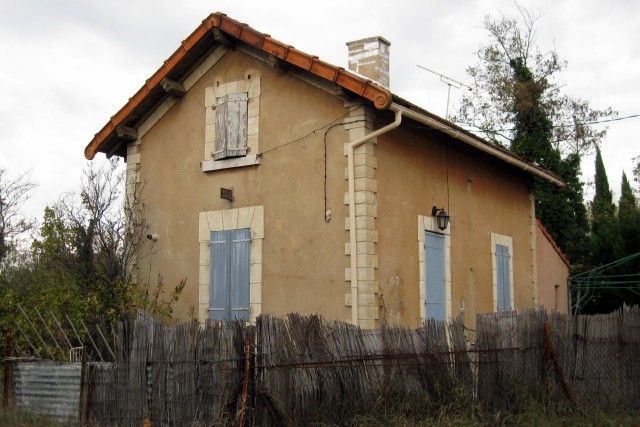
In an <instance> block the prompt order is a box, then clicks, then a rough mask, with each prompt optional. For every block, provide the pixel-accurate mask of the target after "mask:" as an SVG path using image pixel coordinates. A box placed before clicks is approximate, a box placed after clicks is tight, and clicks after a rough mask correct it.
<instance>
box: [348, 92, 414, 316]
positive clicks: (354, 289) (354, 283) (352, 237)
mask: <svg viewBox="0 0 640 427" xmlns="http://www.w3.org/2000/svg"><path fill="white" fill-rule="evenodd" d="M389 109H390V110H391V111H393V112H395V113H396V118H395V120H394V121H393V123H390V124H388V125H387V126H385V127H383V128H380V129H378V130H377V131H375V132H372V133H370V134H368V135H365V136H364V137H362V138H360V139H358V140H356V141H353V142H352V143H350V144H349V146H348V148H347V169H348V170H349V172H348V174H349V248H350V253H351V255H350V258H351V259H350V260H351V322H352V323H353V324H354V325H356V326H357V325H358V323H359V322H358V244H357V242H356V200H355V198H356V183H355V169H354V168H355V166H354V162H353V152H354V150H355V149H356V148H357V147H359V146H361V145H362V144H364V143H365V142H367V141H370V140H372V139H373V138H376V137H378V136H380V135H382V134H385V133H387V132H389V131H390V130H392V129H395V128H397V127H398V126H400V123H401V122H402V110H401V109H400V108H398V107H397V106H396V105H393V104H392V105H391V107H389Z"/></svg>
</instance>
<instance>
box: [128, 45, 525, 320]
mask: <svg viewBox="0 0 640 427" xmlns="http://www.w3.org/2000/svg"><path fill="white" fill-rule="evenodd" d="M215 59H216V61H217V62H215V65H214V66H213V67H212V68H211V69H208V71H207V70H205V71H204V72H203V73H202V77H201V78H200V79H199V80H198V81H197V82H196V83H195V84H194V85H193V86H192V87H191V88H190V89H189V90H188V92H187V94H186V95H185V96H184V97H183V98H181V99H179V100H177V101H176V102H175V103H174V104H173V106H171V108H170V109H169V110H168V111H167V112H166V113H165V114H164V115H163V116H162V117H161V118H160V119H159V120H158V121H157V122H156V123H155V124H153V126H151V127H150V128H149V130H148V131H147V132H146V133H144V134H143V136H142V137H141V139H140V141H139V143H138V144H137V145H136V146H135V147H130V148H132V150H130V152H131V153H133V154H132V155H131V156H130V159H131V163H132V164H130V165H128V167H133V163H134V161H135V163H136V164H137V166H136V168H138V177H139V180H140V181H141V182H142V183H143V184H144V194H143V198H144V202H145V204H144V206H145V207H146V216H147V218H148V221H149V223H150V226H151V227H150V230H149V231H150V232H152V233H157V234H158V235H159V239H158V240H157V241H155V242H151V241H149V242H147V245H149V246H148V248H149V249H150V250H151V253H152V255H150V256H148V257H145V258H142V259H140V260H139V262H138V265H137V269H138V277H139V281H141V282H144V281H150V282H151V283H152V284H153V283H155V281H156V277H157V276H158V275H162V277H163V281H164V283H165V284H166V285H167V286H168V287H173V286H175V285H176V284H178V282H179V281H180V280H181V279H185V278H186V279H187V286H186V288H185V290H184V292H183V295H182V296H181V298H180V300H179V301H178V303H177V305H176V314H177V317H178V318H179V319H186V318H189V317H194V318H198V319H200V320H203V319H204V318H205V317H206V307H207V295H206V293H203V292H202V289H205V290H206V286H207V283H208V270H207V269H208V259H207V256H208V252H207V250H206V246H207V243H206V241H207V232H208V230H209V229H210V230H213V229H214V228H209V229H207V228H206V227H205V228H203V226H202V221H203V218H204V219H205V221H209V219H211V221H214V219H212V218H214V217H215V216H216V215H218V214H213V213H214V212H229V211H232V210H233V212H235V213H242V215H245V214H246V213H247V212H259V213H260V215H261V219H260V220H261V221H260V223H259V224H258V223H257V222H255V221H254V225H255V227H259V228H260V231H259V232H258V234H259V235H256V237H258V238H259V239H260V240H261V242H260V245H259V249H258V247H257V246H256V248H254V249H255V250H259V251H260V257H259V258H258V259H254V258H253V257H252V263H253V265H252V266H251V268H252V274H254V273H256V272H259V276H260V280H259V282H257V283H252V286H253V287H252V288H251V289H252V291H251V292H252V295H251V304H252V310H255V312H254V313H253V316H254V315H255V314H257V313H258V312H261V313H270V314H274V315H284V314H286V313H289V312H292V311H295V312H299V313H302V314H311V313H318V314H322V315H325V316H326V317H328V318H331V319H339V320H350V319H351V309H350V307H349V304H350V302H349V301H348V297H349V295H350V284H349V282H348V280H345V276H347V275H348V274H345V273H346V272H345V268H347V273H348V267H349V256H345V251H348V250H350V249H348V248H345V243H347V242H348V241H349V233H348V231H347V230H346V229H345V228H346V227H345V218H346V217H347V215H348V206H347V205H346V204H345V202H346V201H347V199H348V197H345V192H346V191H347V181H346V179H345V175H346V174H345V168H346V164H347V162H346V157H345V143H348V142H349V141H350V140H353V138H354V137H356V136H357V135H360V134H363V132H364V130H363V129H354V127H358V126H360V127H362V126H364V124H363V123H362V122H364V121H365V115H364V113H362V112H361V111H360V110H359V108H360V107H357V106H354V105H350V103H349V102H345V101H344V100H343V99H341V98H340V97H338V96H335V94H334V93H330V92H327V91H325V90H322V89H320V88H318V87H317V85H315V84H309V83H308V82H305V81H302V80H301V79H299V78H298V77H296V75H295V73H293V72H286V71H284V70H281V69H279V68H277V67H272V66H270V65H267V64H266V63H264V62H262V61H259V60H257V59H256V58H254V57H251V56H249V55H247V54H246V53H243V52H242V50H230V51H228V52H226V53H224V54H219V55H218V56H216V58H215ZM211 62H212V63H213V61H211ZM206 63H207V61H205V64H206ZM257 78H259V87H260V89H259V90H260V94H259V125H258V128H259V129H258V137H257V147H258V148H257V150H255V151H257V153H255V152H252V154H259V162H260V164H259V165H252V166H244V167H239V168H234V169H224V170H216V171H209V172H203V171H202V167H201V162H202V161H203V160H206V159H205V153H206V150H205V145H204V144H205V139H206V135H205V122H206V120H207V117H206V115H205V106H206V104H205V91H206V88H207V87H221V86H224V85H228V84H229V83H231V82H240V81H243V82H246V81H252V80H253V81H255V79H257ZM229 87H230V86H229ZM250 108H251V107H250ZM369 114H373V115H371V116H369ZM345 118H349V120H351V123H350V124H349V125H347V126H342V125H336V126H333V125H332V124H334V123H336V124H339V123H341V122H342V121H343V120H344V119H345ZM366 119H367V120H370V121H369V122H368V123H367V125H366V127H367V128H373V127H377V126H381V125H382V124H383V123H387V122H389V121H391V120H392V116H391V114H390V113H388V112H382V113H381V112H375V113H371V112H369V113H367V115H366ZM254 125H255V123H254ZM250 126H251V124H250ZM250 133H251V132H250ZM253 142H255V141H253ZM252 147H254V146H253V145H252ZM252 149H254V148H252ZM325 149H326V154H325ZM359 150H360V151H362V152H361V153H360V152H359V153H360V154H357V155H358V156H361V158H359V159H358V161H359V162H360V161H361V162H363V163H362V164H361V166H357V168H358V169H357V171H356V177H360V178H364V181H366V182H364V181H363V182H364V184H366V185H365V186H366V187H367V188H366V191H361V192H359V193H358V194H356V201H358V198H359V197H360V198H362V199H363V200H364V202H365V203H364V204H363V205H362V206H360V207H358V209H356V210H357V211H358V210H359V209H362V212H364V213H365V217H366V218H365V217H362V218H359V219H360V220H362V221H361V222H360V221H359V222H358V224H360V225H358V226H359V227H360V226H362V227H364V228H366V230H360V231H362V233H360V232H359V233H358V235H359V236H360V237H362V238H363V239H364V240H365V241H366V242H363V243H366V251H367V254H368V255H367V256H366V257H362V259H360V260H359V261H362V262H363V263H364V264H363V265H362V266H360V265H359V267H358V268H359V269H360V268H361V267H362V269H363V274H365V275H367V276H369V275H370V276H371V277H370V278H366V279H365V280H363V281H362V282H361V285H362V286H363V292H362V293H361V294H360V296H361V297H362V298H363V301H361V302H359V304H361V306H360V312H361V313H362V316H363V317H362V319H363V321H364V323H363V325H364V324H365V323H366V325H367V326H368V327H370V326H375V325H379V322H380V321H381V320H382V319H384V320H386V321H388V322H391V323H398V324H403V325H406V326H417V325H418V324H419V323H420V322H421V320H422V318H423V316H424V314H423V313H422V312H421V309H420V305H421V301H420V297H421V294H420V271H421V270H420V251H419V234H418V229H419V227H420V226H423V225H424V224H425V221H426V220H425V218H430V215H431V208H432V206H434V205H435V206H438V207H445V208H446V209H447V211H448V212H449V213H450V215H451V226H450V229H449V232H450V281H451V292H450V301H451V302H450V305H449V308H448V313H449V315H451V316H457V315H458V314H459V313H460V312H462V311H463V312H464V316H465V321H466V323H467V324H468V325H474V323H475V315H476V314H477V313H481V312H489V311H494V309H495V301H494V300H495V298H494V291H493V287H494V272H493V270H492V254H491V242H492V235H493V236H494V237H495V236H496V235H500V236H507V237H509V238H511V241H512V242H513V248H512V249H513V284H514V289H515V295H514V304H515V307H514V308H516V309H523V308H528V307H533V306H535V304H536V298H537V291H536V289H535V270H534V268H533V266H534V265H535V262H534V258H533V255H534V252H535V245H534V243H535V241H534V239H535V234H534V230H533V228H534V227H535V224H534V222H533V221H534V219H533V216H532V213H533V212H532V202H531V198H530V192H529V185H528V181H527V176H526V175H525V174H524V173H523V172H521V171H520V170H518V169H515V168H512V167H510V166H507V165H505V164H504V163H502V162H499V161H497V160H496V159H494V158H492V157H490V156H488V155H484V154H480V153H479V152H477V151H475V150H471V149H470V148H469V147H468V146H466V145H464V144H463V143H461V142H459V141H457V140H453V139H450V138H449V137H446V136H444V135H443V134H441V133H439V132H436V131H435V130H424V129H423V127H422V126H419V125H418V124H417V123H415V122H411V121H410V120H409V119H405V120H404V122H403V125H402V127H401V128H399V129H396V130H394V131H392V132H390V133H388V134H386V135H384V136H381V137H379V138H378V140H377V143H375V144H371V143H368V144H365V146H363V147H361V149H359ZM325 159H326V163H325ZM221 187H224V188H227V189H232V190H233V195H234V201H233V202H229V201H227V200H223V199H221V198H220V188H221ZM360 202H362V201H360ZM246 208H248V209H246ZM325 210H330V211H331V214H332V219H331V220H330V221H328V222H327V221H325ZM203 213H204V216H203ZM418 218H422V220H421V221H422V225H420V226H419V224H418ZM208 226H209V225H207V227H208ZM211 227H213V225H211ZM252 227H254V226H253V225H252ZM219 229H224V228H219ZM252 233H253V230H252ZM360 237H359V238H360ZM448 244H449V243H448ZM203 245H204V246H203ZM254 249H252V250H254ZM369 255H370V256H369ZM365 270H366V271H365ZM256 274H257V273H256ZM364 288H366V292H365V291H364ZM254 290H255V291H256V292H254ZM258 291H259V295H256V293H258ZM423 298H424V296H423ZM359 299H360V298H359ZM380 307H381V308H380ZM253 316H252V317H253ZM421 316H422V317H421Z"/></svg>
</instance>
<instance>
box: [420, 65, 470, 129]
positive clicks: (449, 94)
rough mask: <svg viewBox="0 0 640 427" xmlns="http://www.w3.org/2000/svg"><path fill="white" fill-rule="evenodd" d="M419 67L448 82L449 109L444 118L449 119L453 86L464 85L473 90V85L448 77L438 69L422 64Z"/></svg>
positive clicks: (443, 81)
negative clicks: (431, 68) (434, 69)
mask: <svg viewBox="0 0 640 427" xmlns="http://www.w3.org/2000/svg"><path fill="white" fill-rule="evenodd" d="M418 68H422V69H423V70H425V71H428V72H430V73H433V74H435V75H436V76H438V77H440V81H441V82H442V83H444V84H446V85H447V86H448V88H447V110H446V112H445V116H444V118H445V119H447V120H449V98H450V97H451V86H453V87H455V88H456V89H460V88H461V87H462V86H464V87H466V88H467V89H469V90H473V88H472V87H471V86H467V85H466V84H464V83H461V82H459V81H457V80H454V79H452V78H451V77H447V76H445V75H444V74H440V73H438V72H437V71H433V70H430V69H428V68H426V67H423V66H422V65H418Z"/></svg>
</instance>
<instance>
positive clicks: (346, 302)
mask: <svg viewBox="0 0 640 427" xmlns="http://www.w3.org/2000/svg"><path fill="white" fill-rule="evenodd" d="M352 300H353V298H352V295H351V294H350V293H349V294H344V305H346V306H347V307H351V301H352Z"/></svg>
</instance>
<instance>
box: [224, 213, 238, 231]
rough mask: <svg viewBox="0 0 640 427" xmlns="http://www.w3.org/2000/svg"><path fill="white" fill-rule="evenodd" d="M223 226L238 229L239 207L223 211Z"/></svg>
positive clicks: (227, 228) (226, 228) (228, 228)
mask: <svg viewBox="0 0 640 427" xmlns="http://www.w3.org/2000/svg"><path fill="white" fill-rule="evenodd" d="M222 226H223V227H224V230H237V229H238V209H228V210H225V211H222Z"/></svg>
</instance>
